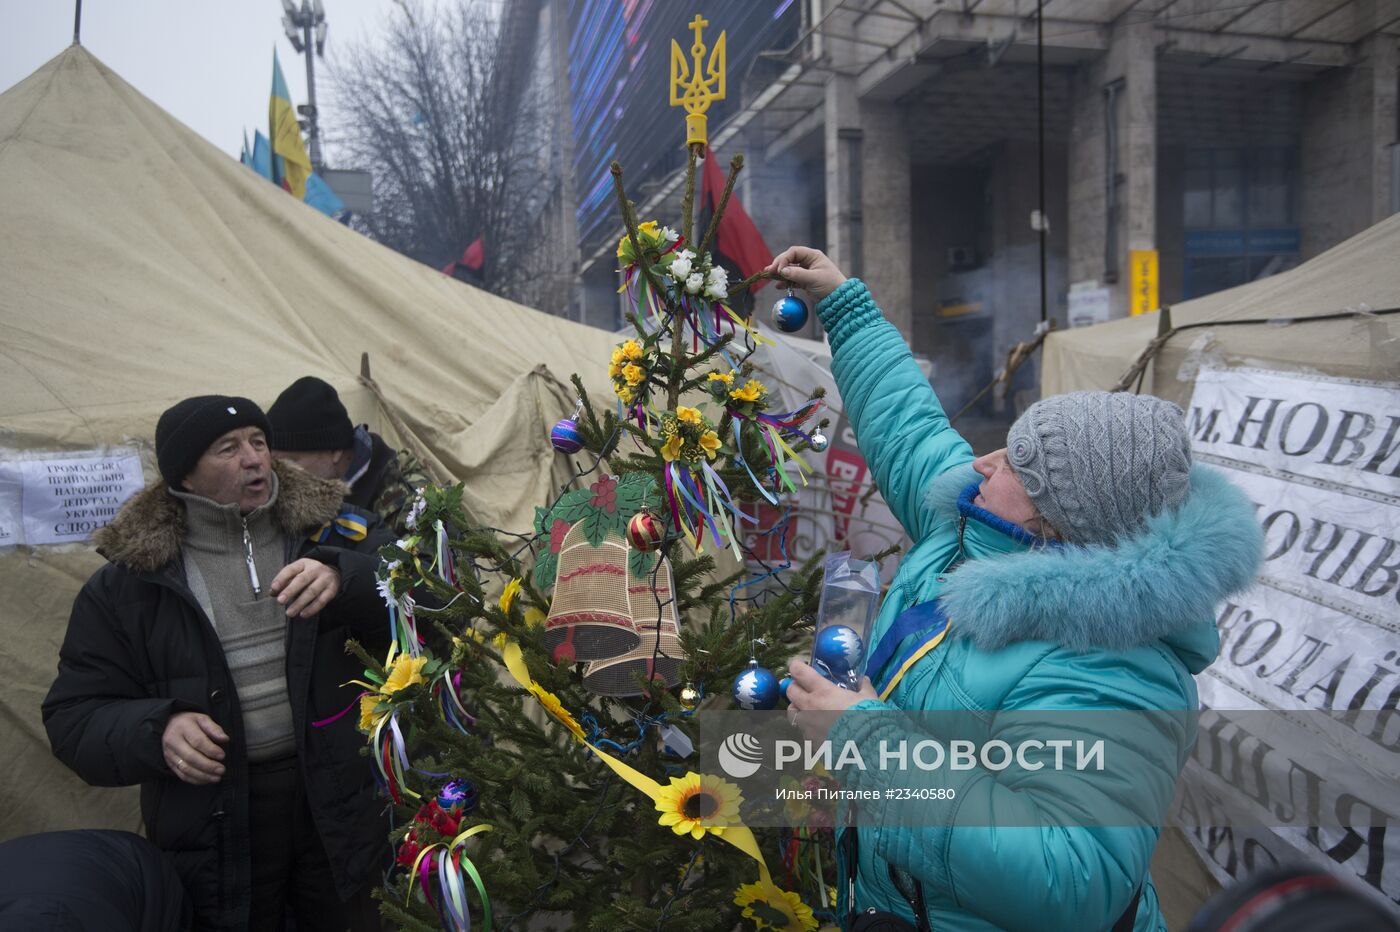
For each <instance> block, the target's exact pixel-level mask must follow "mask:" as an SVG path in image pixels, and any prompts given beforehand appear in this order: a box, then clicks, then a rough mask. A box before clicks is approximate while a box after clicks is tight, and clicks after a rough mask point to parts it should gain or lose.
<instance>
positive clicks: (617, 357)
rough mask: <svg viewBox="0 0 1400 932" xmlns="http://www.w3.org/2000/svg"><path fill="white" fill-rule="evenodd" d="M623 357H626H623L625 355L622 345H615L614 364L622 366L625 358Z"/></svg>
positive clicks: (613, 352)
mask: <svg viewBox="0 0 1400 932" xmlns="http://www.w3.org/2000/svg"><path fill="white" fill-rule="evenodd" d="M623 358H624V357H623V355H622V347H620V346H615V347H613V351H612V363H613V365H615V366H620V365H622V360H623Z"/></svg>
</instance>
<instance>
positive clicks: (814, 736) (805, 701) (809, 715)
mask: <svg viewBox="0 0 1400 932" xmlns="http://www.w3.org/2000/svg"><path fill="white" fill-rule="evenodd" d="M788 673H789V674H791V675H792V685H790V686H788V691H787V698H788V721H789V722H791V723H792V724H793V725H794V726H795V727H796V728H798V729H799V730H800V731H801V732H802V734H803V735H804V736H805V737H807V738H808V739H809V740H812V741H821V740H823V739H825V738H826V733H827V732H828V731H830V730H831V726H832V725H834V724H836V720H837V719H838V718H840V717H841V714H842V713H843V712H845V711H846V710H847V709H849V708H850V707H851V706H853V705H855V704H856V703H857V702H863V701H864V700H866V699H879V698H880V697H879V695H878V694H877V693H876V692H875V687H874V686H872V685H870V678H869V677H861V681H860V689H858V690H849V689H842V688H841V687H840V686H837V685H836V684H835V683H833V682H831V680H829V679H827V678H826V677H824V676H822V675H821V674H820V673H818V672H817V671H816V670H814V669H812V667H811V665H810V664H806V663H803V662H802V661H801V660H794V661H793V662H792V664H791V665H790V666H789V667H788Z"/></svg>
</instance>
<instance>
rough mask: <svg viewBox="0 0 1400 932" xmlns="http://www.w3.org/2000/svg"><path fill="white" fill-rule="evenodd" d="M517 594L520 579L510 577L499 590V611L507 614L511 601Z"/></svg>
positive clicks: (518, 592)
mask: <svg viewBox="0 0 1400 932" xmlns="http://www.w3.org/2000/svg"><path fill="white" fill-rule="evenodd" d="M519 594H520V580H518V579H512V580H511V581H510V582H508V583H506V588H505V589H504V590H503V591H502V592H501V601H500V606H501V611H503V612H505V613H506V614H507V615H509V614H510V606H511V603H512V602H514V601H515V597H516V596H517V595H519Z"/></svg>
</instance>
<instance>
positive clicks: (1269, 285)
mask: <svg viewBox="0 0 1400 932" xmlns="http://www.w3.org/2000/svg"><path fill="white" fill-rule="evenodd" d="M1397 307H1400V215H1396V216H1392V217H1391V218H1389V219H1388V220H1385V221H1382V222H1381V223H1379V224H1377V225H1375V226H1373V227H1371V228H1370V229H1368V230H1365V231H1363V232H1362V233H1360V234H1358V235H1357V236H1354V237H1352V238H1351V239H1349V240H1347V241H1345V242H1343V243H1341V244H1340V245H1338V246H1336V247H1335V248H1333V249H1331V250H1329V251H1327V252H1325V253H1323V254H1322V255H1320V256H1317V257H1316V258H1314V259H1312V260H1310V261H1308V262H1305V263H1303V264H1302V265H1300V266H1298V267H1297V268H1295V269H1292V270H1290V271H1288V272H1284V273H1282V274H1279V275H1275V276H1273V277H1270V278H1267V279H1263V280H1260V281H1257V282H1252V283H1250V284H1247V285H1242V286H1240V287H1238V288H1232V289H1230V290H1228V291H1223V292H1219V293H1217V294H1213V295H1209V296H1207V297H1204V298H1199V299H1196V300H1193V301H1188V302H1184V303H1182V304H1179V305H1176V306H1175V307H1172V308H1171V309H1170V310H1169V311H1168V312H1167V313H1168V315H1169V323H1167V322H1164V320H1163V314H1162V312H1153V313H1151V314H1144V315H1142V316H1139V317H1131V318H1126V319H1123V320H1115V321H1111V322H1109V323H1106V324H1100V325H1098V326H1093V327H1084V328H1081V329H1076V330H1070V331H1065V332H1058V333H1051V334H1050V336H1049V338H1048V339H1047V340H1046V342H1045V359H1044V361H1043V363H1044V364H1043V367H1042V378H1041V395H1042V397H1048V396H1050V395H1053V394H1059V393H1061V392H1068V391H1078V390H1088V389H1113V388H1115V387H1117V386H1118V385H1119V383H1120V380H1121V379H1122V378H1123V377H1124V376H1125V375H1131V376H1132V377H1131V379H1130V380H1129V384H1128V388H1129V390H1140V391H1143V392H1147V393H1150V394H1154V395H1158V396H1160V397H1163V398H1167V399H1169V400H1171V401H1174V402H1176V403H1177V404H1179V405H1181V406H1182V407H1183V408H1187V407H1188V405H1189V404H1190V402H1191V399H1192V394H1193V391H1194V390H1195V387H1196V381H1197V375H1198V374H1199V373H1200V371H1201V369H1202V368H1203V367H1205V368H1207V369H1220V368H1227V369H1228V368H1232V367H1246V368H1250V369H1260V370H1268V371H1274V372H1284V373H1298V374H1300V375H1305V376H1316V377H1321V378H1322V379H1324V380H1329V381H1327V382H1326V384H1329V385H1345V384H1346V383H1347V380H1357V382H1358V383H1366V384H1374V383H1382V384H1384V383H1389V384H1390V385H1391V386H1392V395H1391V397H1392V398H1394V397H1395V395H1394V392H1393V386H1394V384H1395V383H1396V382H1397V380H1400V314H1397V313H1394V310H1395V309H1396V308H1397ZM1297 318H1325V319H1320V320H1315V321H1313V322H1311V323H1299V322H1296V319H1297ZM1289 319H1294V322H1288V321H1289ZM1237 321H1250V322H1251V323H1232V322H1237ZM1164 323H1166V325H1165V326H1164ZM1168 327H1173V328H1176V329H1175V330H1169V329H1168ZM1159 337H1160V339H1159ZM1135 363H1138V366H1137V367H1136V370H1137V371H1133V370H1134V369H1135V366H1134V364H1135ZM1307 403H1308V402H1304V404H1305V405H1306V404H1307ZM1352 407H1356V408H1357V409H1358V410H1368V411H1369V415H1370V416H1373V417H1374V418H1375V420H1376V422H1377V423H1379V424H1384V423H1385V417H1384V416H1383V415H1384V414H1385V412H1384V411H1382V410H1379V409H1375V410H1369V409H1367V408H1366V407H1365V406H1364V405H1361V404H1358V405H1354V406H1352ZM1393 413H1396V414H1400V411H1395V412H1393ZM1197 423H1199V422H1197ZM1304 443H1306V441H1304ZM1302 445H1303V444H1299V446H1302ZM1256 469H1257V467H1256ZM1236 475H1242V474H1241V473H1236ZM1392 494H1393V496H1394V497H1400V483H1397V484H1396V485H1395V486H1393V487H1392ZM1276 507H1281V506H1276ZM1265 513H1267V510H1265V511H1261V514H1265ZM1381 520H1384V518H1382V519H1381ZM1390 534H1391V535H1392V536H1393V534H1394V530H1393V528H1392V529H1391V531H1390ZM1351 540H1352V539H1349V540H1348V546H1350V545H1351ZM1357 546H1358V547H1359V546H1360V545H1359V544H1358V545H1357ZM1329 569H1330V567H1329ZM1275 585H1276V584H1275ZM1246 601H1247V599H1242V600H1241V603H1242V604H1244V603H1245V602H1246ZM1251 604H1252V603H1251ZM1389 610H1390V612H1391V624H1392V625H1393V624H1395V623H1397V622H1400V616H1396V615H1395V614H1394V606H1393V604H1392V605H1391V606H1390V609H1389ZM1261 614H1262V613H1261ZM1309 615H1311V616H1313V618H1314V619H1315V620H1320V619H1319V616H1318V615H1317V612H1316V611H1315V610H1313V609H1312V608H1311V607H1308V606H1305V607H1304V608H1303V609H1302V610H1301V611H1300V612H1299V613H1298V614H1296V615H1293V616H1289V617H1285V616H1284V615H1280V616H1279V617H1280V619H1281V620H1284V621H1285V622H1286V623H1288V624H1290V625H1293V626H1295V627H1298V628H1300V629H1301V628H1302V626H1303V623H1304V622H1306V621H1307V620H1308V616H1309ZM1332 640H1333V641H1340V640H1342V639H1341V638H1337V637H1333V638H1332ZM1381 652H1382V651H1375V653H1377V654H1380V653H1381ZM1367 653H1370V651H1368V650H1366V649H1365V648H1364V647H1363V648H1362V649H1361V650H1360V652H1358V655H1357V656H1358V657H1360V656H1362V655H1363V654H1367ZM1377 659H1378V658H1377ZM1219 663H1221V661H1218V662H1217V665H1218V664H1219ZM1319 667H1322V665H1321V664H1319ZM1324 669H1325V668H1324ZM1205 685H1214V684H1211V683H1209V682H1207V683H1206V684H1205ZM1295 692H1296V690H1295ZM1257 694H1258V696H1259V701H1260V704H1261V706H1263V707H1273V708H1279V707H1283V708H1291V707H1292V706H1290V705H1288V701H1289V697H1288V696H1281V697H1280V696H1275V695H1270V694H1269V687H1268V686H1267V685H1260V686H1259V688H1258V691H1257ZM1293 698H1294V699H1295V700H1296V699H1297V696H1296V695H1295V696H1294V697H1293ZM1212 701H1214V700H1212ZM1217 707H1218V706H1217ZM1227 707H1230V706H1227ZM1237 707H1240V708H1243V707H1246V706H1245V705H1239V706H1237ZM1189 779H1190V777H1188V782H1189ZM1227 835H1228V833H1222V834H1220V835H1219V836H1218V837H1227ZM1192 837H1194V836H1193V835H1191V834H1190V833H1187V832H1184V831H1182V830H1181V829H1179V828H1172V829H1169V830H1168V831H1166V832H1165V833H1164V834H1163V836H1162V840H1161V842H1160V844H1159V846H1158V850H1157V853H1156V854H1155V855H1154V857H1153V861H1152V872H1153V876H1154V878H1155V879H1156V882H1157V886H1158V891H1159V893H1160V895H1161V898H1162V906H1163V911H1164V912H1165V913H1166V915H1167V919H1168V921H1169V925H1170V927H1171V928H1173V929H1177V928H1183V927H1184V926H1185V924H1186V922H1187V921H1188V919H1189V917H1190V916H1191V915H1192V913H1193V912H1194V911H1195V910H1196V909H1197V908H1198V907H1199V905H1200V904H1201V903H1202V902H1203V901H1204V900H1205V899H1206V898H1207V897H1208V896H1209V895H1210V894H1211V893H1212V892H1214V890H1215V889H1217V888H1218V883H1217V879H1220V880H1224V879H1227V878H1226V873H1227V871H1226V869H1225V867H1224V866H1222V865H1228V864H1234V863H1237V861H1236V852H1235V849H1234V848H1232V847H1231V846H1230V845H1229V844H1225V845H1222V846H1220V847H1219V849H1218V850H1217V851H1216V853H1215V861H1218V862H1220V863H1212V861H1211V859H1206V858H1201V857H1199V856H1198V854H1197V850H1198V849H1199V847H1200V845H1199V844H1197V845H1195V846H1193V845H1192V843H1191V840H1190V839H1191V838H1192ZM1207 837H1212V836H1207ZM1244 838H1245V836H1244V834H1243V833H1241V834H1240V835H1239V838H1238V839H1237V840H1236V843H1237V844H1245V845H1246V846H1247V845H1249V844H1252V843H1254V841H1253V840H1250V841H1244ZM1266 847H1267V845H1266ZM1270 856H1275V855H1270ZM1365 856H1366V855H1365V853H1363V854H1360V855H1358V856H1357V857H1358V859H1361V858H1364V857H1365ZM1282 857H1284V858H1285V859H1289V858H1293V859H1298V860H1308V859H1310V858H1311V859H1313V860H1315V861H1316V862H1317V863H1319V864H1320V865H1322V866H1331V867H1332V868H1333V869H1336V870H1338V871H1339V872H1341V873H1351V874H1352V876H1356V873H1359V872H1360V870H1361V868H1357V867H1355V866H1354V865H1347V866H1345V867H1344V866H1341V865H1339V864H1330V859H1329V858H1327V857H1324V856H1322V855H1321V854H1320V852H1317V851H1313V852H1308V851H1306V850H1303V851H1296V850H1293V851H1288V853H1287V854H1284V855H1282ZM1255 858H1257V859H1259V861H1260V862H1261V863H1267V860H1266V859H1265V858H1264V856H1263V855H1259V854H1256V855H1255ZM1247 860H1250V858H1249V857H1247V856H1246V857H1245V858H1244V859H1241V861H1240V862H1239V863H1242V862H1243V861H1247ZM1237 869H1238V868H1237ZM1388 895H1391V896H1393V895H1394V894H1393V893H1388Z"/></svg>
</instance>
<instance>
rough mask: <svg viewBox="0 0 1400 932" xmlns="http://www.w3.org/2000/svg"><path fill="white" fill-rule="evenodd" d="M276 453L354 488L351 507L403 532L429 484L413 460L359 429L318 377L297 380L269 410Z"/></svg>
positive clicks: (271, 441)
mask: <svg viewBox="0 0 1400 932" xmlns="http://www.w3.org/2000/svg"><path fill="white" fill-rule="evenodd" d="M267 419H268V422H269V423H270V424H271V428H272V429H271V433H270V434H269V436H268V441H269V444H270V445H271V447H272V452H273V455H274V456H276V457H278V458H279V459H283V460H289V461H291V462H293V463H295V464H296V465H298V466H300V467H301V468H302V469H304V470H306V471H307V472H309V473H311V474H312V475H313V476H319V477H320V478H322V479H340V480H342V481H344V482H346V483H348V484H349V486H350V494H349V495H347V496H346V498H345V501H346V503H347V504H349V505H351V506H353V507H358V508H363V509H367V510H369V511H373V512H374V513H375V514H377V515H379V517H380V518H382V519H383V520H384V523H385V524H386V525H388V526H389V527H392V528H394V529H396V530H398V531H400V532H402V531H403V529H404V526H403V520H404V518H405V517H406V515H407V512H408V510H409V508H410V507H411V506H412V504H413V499H414V497H415V496H416V494H417V490H418V488H419V487H421V486H422V485H423V484H424V482H425V481H426V477H424V476H422V475H421V474H420V473H419V471H418V470H417V469H416V468H415V466H414V464H413V463H412V462H403V461H401V455H400V454H399V452H398V451H396V450H395V449H394V448H393V447H391V446H389V444H387V443H385V442H384V438H383V437H380V436H379V435H378V434H375V433H371V432H370V429H369V427H368V425H365V424H361V425H359V426H358V427H356V426H355V425H354V424H353V423H352V422H351V420H350V415H349V414H348V413H347V412H346V410H345V405H344V404H343V403H342V402H341V400H340V395H339V394H337V393H336V390H335V388H334V387H332V386H331V385H330V384H329V383H327V382H325V381H324V380H322V379H318V378H316V377H315V376H314V375H308V376H303V377H302V378H300V379H297V380H296V381H295V382H293V383H292V384H291V385H289V386H288V387H287V389H286V390H285V391H284V392H282V394H280V395H278V396H277V400H276V401H275V402H273V403H272V407H270V408H268V409H267Z"/></svg>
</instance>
